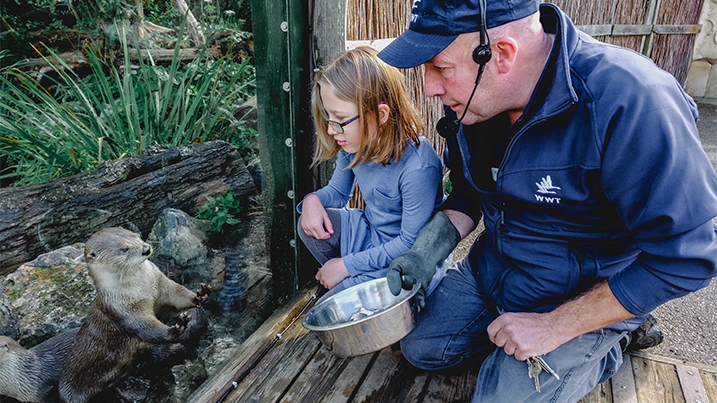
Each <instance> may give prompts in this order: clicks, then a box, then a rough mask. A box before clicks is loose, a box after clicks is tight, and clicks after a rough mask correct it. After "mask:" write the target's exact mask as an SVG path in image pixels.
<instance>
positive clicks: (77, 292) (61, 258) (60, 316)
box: [3, 244, 95, 347]
mask: <svg viewBox="0 0 717 403" xmlns="http://www.w3.org/2000/svg"><path fill="white" fill-rule="evenodd" d="M83 248H84V246H83V245H82V244H76V245H72V246H66V247H64V248H61V249H58V250H56V251H52V252H49V253H45V254H42V255H40V256H38V257H37V259H35V260H33V261H31V262H29V263H26V264H23V265H22V266H20V267H19V268H18V269H17V270H16V271H15V272H13V273H10V274H8V275H7V276H5V279H4V280H3V286H4V287H5V292H6V294H7V295H8V296H9V298H10V300H11V301H12V305H13V308H14V310H15V313H16V314H17V317H18V327H19V330H20V332H19V333H20V334H19V337H18V338H17V339H16V340H17V341H18V342H19V343H20V344H22V345H23V346H26V347H28V346H34V345H36V344H38V343H40V342H42V341H44V340H46V339H49V338H50V337H52V336H54V335H55V334H57V333H60V332H62V331H65V330H67V329H71V328H75V327H79V326H80V325H81V324H82V319H84V317H85V314H86V312H87V311H88V310H89V309H90V307H91V306H92V302H93V301H94V299H95V287H94V285H93V284H92V279H90V277H89V275H88V274H87V266H86V265H85V262H84V257H83V253H84V252H83Z"/></svg>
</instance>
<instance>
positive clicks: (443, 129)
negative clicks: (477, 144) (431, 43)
mask: <svg viewBox="0 0 717 403" xmlns="http://www.w3.org/2000/svg"><path fill="white" fill-rule="evenodd" d="M479 4H480V14H481V26H480V45H478V46H477V47H476V48H475V49H473V61H474V62H476V63H478V64H479V65H480V67H479V68H478V74H476V82H475V85H474V86H473V91H471V96H470V97H468V102H466V108H465V109H464V110H463V113H462V114H461V117H460V118H459V119H451V118H449V117H448V116H444V117H442V118H440V119H439V120H438V123H436V131H437V132H438V134H440V135H441V137H443V138H449V137H454V136H455V135H456V134H458V127H459V126H460V124H461V121H462V120H463V118H464V117H465V116H466V112H468V107H469V106H470V104H471V101H472V100H473V95H475V93H476V89H477V88H478V84H479V83H480V79H481V77H482V76H483V70H484V69H485V65H486V64H487V63H488V62H489V61H490V58H491V56H492V54H491V51H490V38H489V37H488V30H487V28H486V16H485V14H486V4H485V0H480V2H479Z"/></svg>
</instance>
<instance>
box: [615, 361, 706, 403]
mask: <svg viewBox="0 0 717 403" xmlns="http://www.w3.org/2000/svg"><path fill="white" fill-rule="evenodd" d="M629 355H631V356H633V357H641V358H645V359H648V360H651V361H657V362H662V363H666V364H672V365H683V364H686V365H689V366H691V367H695V368H697V369H699V370H700V371H706V372H713V373H717V367H713V366H710V365H705V364H700V363H698V362H689V361H684V360H680V359H677V358H672V357H665V356H664V355H657V354H652V353H648V352H646V351H644V350H637V351H631V352H630V354H629ZM715 403H717V402H715Z"/></svg>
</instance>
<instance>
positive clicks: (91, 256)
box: [85, 252, 97, 260]
mask: <svg viewBox="0 0 717 403" xmlns="http://www.w3.org/2000/svg"><path fill="white" fill-rule="evenodd" d="M95 258H97V254H96V253H95V252H90V253H85V260H95Z"/></svg>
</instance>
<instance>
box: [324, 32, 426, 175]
mask: <svg viewBox="0 0 717 403" xmlns="http://www.w3.org/2000/svg"><path fill="white" fill-rule="evenodd" d="M377 53H378V52H377V51H376V50H375V49H374V48H372V47H369V46H359V47H357V48H355V49H351V50H347V51H345V52H342V53H340V54H339V55H338V56H336V58H334V59H333V60H332V61H331V62H330V63H329V64H328V65H326V66H325V67H324V68H322V69H321V70H319V71H318V72H317V73H316V77H315V79H314V86H313V89H312V94H311V107H312V113H313V115H314V116H313V118H314V127H315V128H316V134H317V135H316V149H315V152H314V158H313V163H312V166H316V165H317V164H318V163H319V162H321V161H326V160H329V159H331V158H334V157H335V156H336V154H337V153H338V152H339V150H340V149H341V147H339V146H338V144H337V143H336V141H335V140H334V136H332V135H330V134H329V133H328V124H327V123H326V121H324V119H323V117H322V114H324V116H325V115H326V112H325V110H324V107H323V104H322V102H321V92H320V90H321V87H322V86H325V85H328V86H330V87H331V89H332V90H333V92H334V94H336V96H337V97H338V98H339V99H341V100H343V101H347V102H351V103H355V104H356V107H357V108H358V115H359V119H358V122H357V123H358V124H359V130H360V133H361V140H360V142H359V150H358V152H357V153H356V157H355V158H354V160H353V161H352V162H351V163H350V164H349V165H348V168H352V167H354V166H356V165H357V164H364V163H367V162H369V161H373V162H375V163H380V164H389V163H390V162H391V161H396V160H398V159H399V158H401V156H402V155H403V151H404V149H405V148H406V144H407V143H408V140H409V139H411V140H413V141H414V142H415V143H416V144H418V143H419V140H418V135H419V133H422V132H423V120H422V119H421V117H420V115H419V114H418V111H417V110H416V107H415V106H414V105H413V102H412V101H411V98H410V97H409V95H408V90H407V88H406V79H405V77H404V76H403V74H401V72H400V71H398V69H396V68H395V67H393V66H390V65H388V64H386V63H384V62H383V61H382V60H381V59H379V58H378V57H377V56H376V54H377ZM381 102H384V103H386V105H388V107H389V110H390V112H389V118H388V120H387V121H386V123H384V124H380V123H379V116H378V105H379V103H381ZM371 127H374V128H375V130H368V129H369V128H371Z"/></svg>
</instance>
